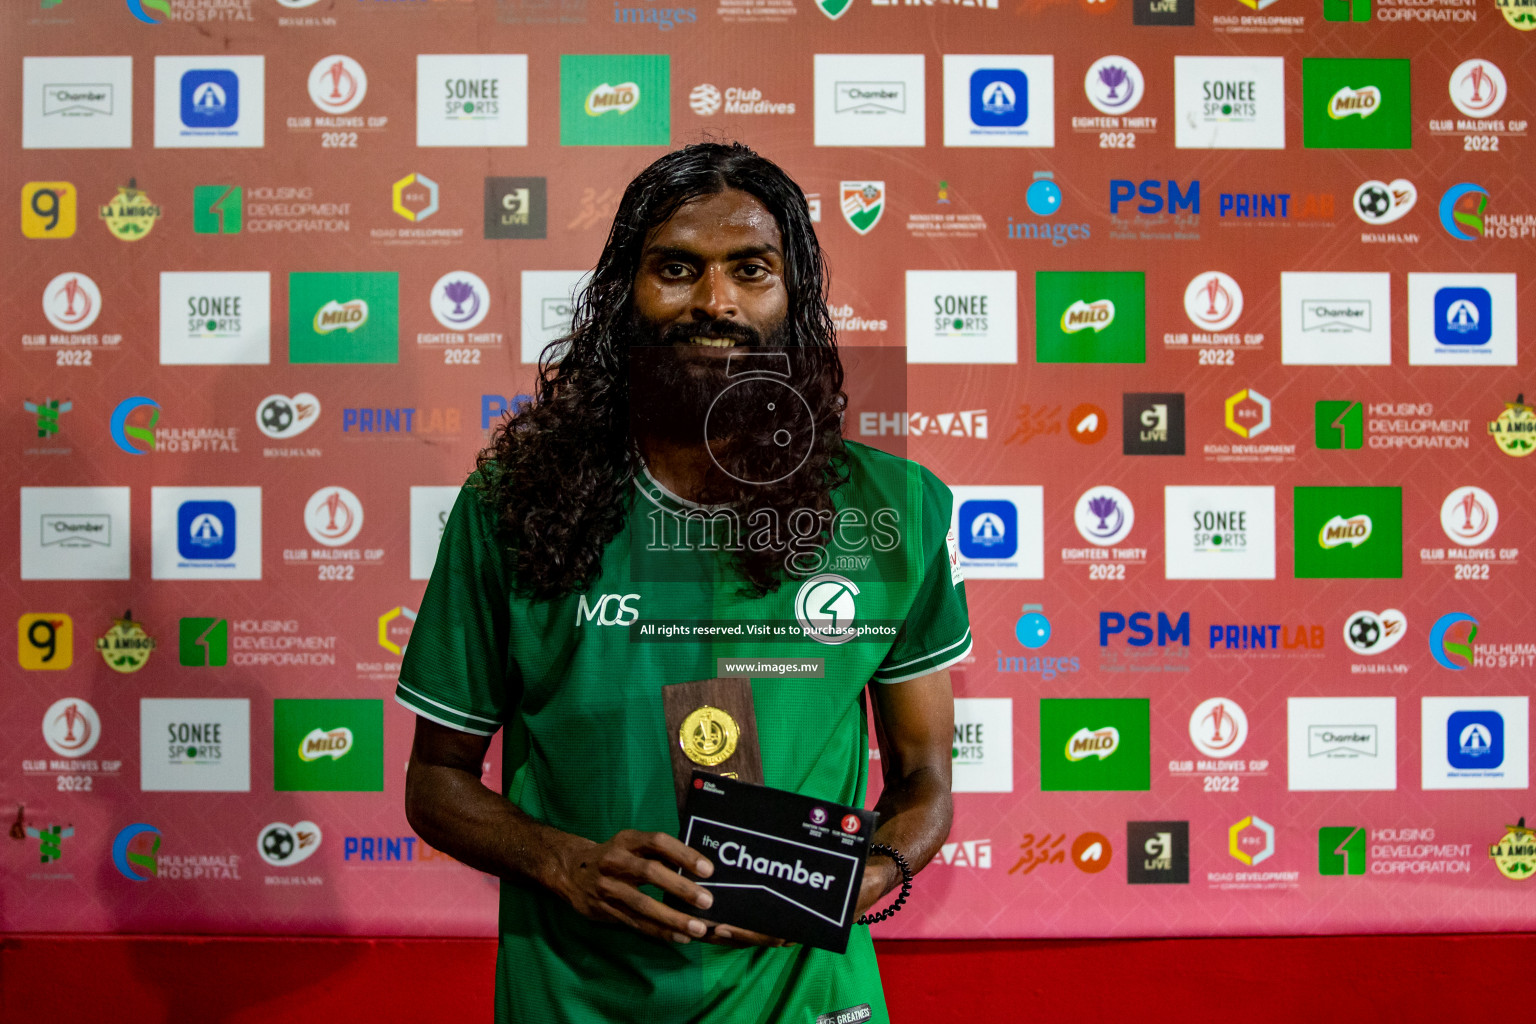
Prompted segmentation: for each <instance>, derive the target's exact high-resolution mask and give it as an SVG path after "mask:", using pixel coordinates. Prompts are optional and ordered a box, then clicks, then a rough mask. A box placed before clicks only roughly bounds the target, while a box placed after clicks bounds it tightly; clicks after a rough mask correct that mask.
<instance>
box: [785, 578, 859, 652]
mask: <svg viewBox="0 0 1536 1024" xmlns="http://www.w3.org/2000/svg"><path fill="white" fill-rule="evenodd" d="M858 594H859V588H858V585H857V584H856V583H854V582H853V581H852V580H850V579H847V578H846V577H843V576H837V575H834V574H832V573H822V574H820V575H817V576H812V577H811V578H810V579H808V580H806V581H805V582H804V583H802V584H800V589H799V590H798V591H796V592H795V619H796V620H797V621H798V622H799V623H800V629H801V630H802V631H803V632H804V634H805V636H806V637H808V638H809V639H811V640H815V641H817V642H818V643H823V644H842V643H847V642H848V641H849V640H852V639H853V638H854V637H855V636H856V635H857V634H856V632H855V631H854V628H853V626H854V620H855V618H856V617H857V614H858V610H857V608H856V607H855V603H854V598H855V597H857V596H858Z"/></svg>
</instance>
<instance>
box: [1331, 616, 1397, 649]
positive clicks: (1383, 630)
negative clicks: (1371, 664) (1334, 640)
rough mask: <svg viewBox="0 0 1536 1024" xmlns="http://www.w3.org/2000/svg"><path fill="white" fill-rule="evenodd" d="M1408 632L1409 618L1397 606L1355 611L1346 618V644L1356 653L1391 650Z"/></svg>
mask: <svg viewBox="0 0 1536 1024" xmlns="http://www.w3.org/2000/svg"><path fill="white" fill-rule="evenodd" d="M1407 632H1408V618H1407V616H1405V615H1404V614H1403V613H1402V612H1400V611H1398V610H1397V609H1396V608H1388V609H1386V610H1385V611H1381V612H1373V611H1370V610H1368V609H1365V610H1361V611H1358V612H1355V613H1354V614H1353V615H1351V616H1350V617H1349V618H1347V619H1345V620H1344V645H1345V646H1346V647H1348V648H1349V649H1350V650H1351V651H1353V652H1354V653H1356V654H1364V655H1376V654H1382V653H1384V652H1386V651H1390V650H1391V649H1392V648H1394V647H1396V646H1397V644H1398V642H1399V641H1400V640H1402V639H1403V636H1404V635H1405V634H1406V633H1407Z"/></svg>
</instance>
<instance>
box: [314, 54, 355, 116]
mask: <svg viewBox="0 0 1536 1024" xmlns="http://www.w3.org/2000/svg"><path fill="white" fill-rule="evenodd" d="M308 84H309V98H310V99H311V100H313V101H314V104H315V106H317V107H319V108H320V110H321V111H322V112H323V113H326V114H349V113H351V112H352V111H354V110H356V109H357V107H358V104H360V103H362V102H363V98H364V97H365V96H367V95H368V73H367V72H366V71H364V70H363V66H362V65H361V64H359V63H358V62H357V61H355V60H353V59H352V58H351V57H347V56H345V55H343V54H339V53H333V54H331V55H330V56H329V57H322V58H320V60H318V61H316V62H315V66H314V67H312V68H310V69H309V83H308Z"/></svg>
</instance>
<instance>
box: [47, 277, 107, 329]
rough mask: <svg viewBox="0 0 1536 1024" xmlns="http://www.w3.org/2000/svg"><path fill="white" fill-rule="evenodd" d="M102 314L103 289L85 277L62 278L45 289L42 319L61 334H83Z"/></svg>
mask: <svg viewBox="0 0 1536 1024" xmlns="http://www.w3.org/2000/svg"><path fill="white" fill-rule="evenodd" d="M100 313H101V289H99V288H97V287H96V282H95V281H92V280H91V279H90V278H89V277H86V276H85V275H84V274H76V273H73V272H68V273H63V274H60V275H59V276H57V277H55V278H54V279H53V280H52V281H49V282H48V284H47V285H46V286H45V287H44V288H43V315H44V316H46V317H47V318H48V322H49V323H51V324H53V326H55V327H57V328H58V329H59V330H61V331H68V332H70V333H75V332H77V331H83V330H85V329H86V328H87V327H89V326H91V324H93V323H95V322H96V317H97V316H98V315H100Z"/></svg>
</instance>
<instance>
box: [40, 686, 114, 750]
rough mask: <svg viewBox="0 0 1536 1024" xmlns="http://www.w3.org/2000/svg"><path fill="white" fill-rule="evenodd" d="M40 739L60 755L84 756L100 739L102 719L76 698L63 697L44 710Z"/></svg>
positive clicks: (88, 705)
mask: <svg viewBox="0 0 1536 1024" xmlns="http://www.w3.org/2000/svg"><path fill="white" fill-rule="evenodd" d="M43 741H44V742H45V743H47V744H48V749H49V750H52V751H53V752H54V753H55V754H58V755H59V756H60V757H71V758H75V757H84V756H85V755H86V754H89V753H90V752H91V751H93V750H95V749H96V744H97V743H99V742H100V741H101V718H100V716H98V715H97V714H96V709H95V708H93V707H91V705H90V704H89V703H87V702H86V701H83V700H81V699H80V698H78V697H64V698H61V699H60V700H56V701H54V702H53V703H52V704H51V705H49V707H48V710H47V711H45V712H44V713H43Z"/></svg>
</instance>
